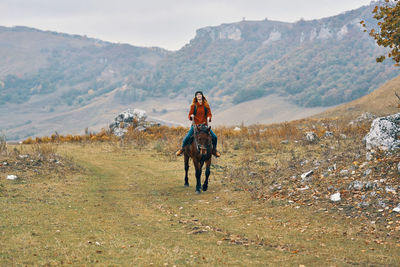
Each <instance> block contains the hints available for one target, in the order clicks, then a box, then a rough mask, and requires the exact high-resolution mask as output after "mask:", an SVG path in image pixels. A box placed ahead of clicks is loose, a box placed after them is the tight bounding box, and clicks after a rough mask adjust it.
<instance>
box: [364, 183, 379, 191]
mask: <svg viewBox="0 0 400 267" xmlns="http://www.w3.org/2000/svg"><path fill="white" fill-rule="evenodd" d="M375 187H377V184H376V183H373V182H367V183H366V184H365V186H364V188H365V190H372V189H374V188H375Z"/></svg>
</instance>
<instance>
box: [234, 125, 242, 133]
mask: <svg viewBox="0 0 400 267" xmlns="http://www.w3.org/2000/svg"><path fill="white" fill-rule="evenodd" d="M233 130H234V131H236V132H239V131H241V130H242V129H240V128H239V127H237V126H236V127H235V129H233Z"/></svg>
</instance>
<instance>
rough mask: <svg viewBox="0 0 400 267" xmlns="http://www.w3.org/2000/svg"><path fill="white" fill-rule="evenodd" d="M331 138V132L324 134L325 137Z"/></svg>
mask: <svg viewBox="0 0 400 267" xmlns="http://www.w3.org/2000/svg"><path fill="white" fill-rule="evenodd" d="M332 136H333V132H330V131H326V132H325V137H332Z"/></svg>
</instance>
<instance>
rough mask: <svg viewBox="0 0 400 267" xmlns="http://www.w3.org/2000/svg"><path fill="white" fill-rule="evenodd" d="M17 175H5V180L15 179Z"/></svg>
mask: <svg viewBox="0 0 400 267" xmlns="http://www.w3.org/2000/svg"><path fill="white" fill-rule="evenodd" d="M17 179H18V177H17V176H16V175H14V174H10V175H7V180H17Z"/></svg>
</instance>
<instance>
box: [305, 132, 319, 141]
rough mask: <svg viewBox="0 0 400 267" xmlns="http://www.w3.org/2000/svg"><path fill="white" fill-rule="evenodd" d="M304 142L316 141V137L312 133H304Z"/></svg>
mask: <svg viewBox="0 0 400 267" xmlns="http://www.w3.org/2000/svg"><path fill="white" fill-rule="evenodd" d="M306 140H307V141H308V142H310V143H314V142H316V141H318V137H317V135H316V134H315V133H314V132H306Z"/></svg>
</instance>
